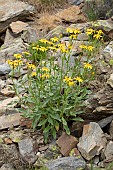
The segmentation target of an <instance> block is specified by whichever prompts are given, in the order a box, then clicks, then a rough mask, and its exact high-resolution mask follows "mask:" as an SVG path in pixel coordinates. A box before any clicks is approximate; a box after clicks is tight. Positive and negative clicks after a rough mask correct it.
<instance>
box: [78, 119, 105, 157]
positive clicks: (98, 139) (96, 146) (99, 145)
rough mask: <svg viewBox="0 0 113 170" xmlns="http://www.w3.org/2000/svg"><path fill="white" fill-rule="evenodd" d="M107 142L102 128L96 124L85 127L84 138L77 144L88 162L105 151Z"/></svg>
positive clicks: (92, 123) (91, 123)
mask: <svg viewBox="0 0 113 170" xmlns="http://www.w3.org/2000/svg"><path fill="white" fill-rule="evenodd" d="M106 143H107V140H106V138H105V135H104V133H103V131H102V130H101V128H100V126H99V125H98V124H97V123H95V122H90V124H88V125H84V128H83V134H82V137H81V138H80V139H79V143H78V144H77V147H78V150H79V151H80V152H81V155H82V156H83V157H84V158H85V159H86V160H91V159H92V158H93V157H94V156H96V155H99V154H100V153H101V151H102V149H105V146H106Z"/></svg>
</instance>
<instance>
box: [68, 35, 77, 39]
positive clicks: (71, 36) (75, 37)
mask: <svg viewBox="0 0 113 170" xmlns="http://www.w3.org/2000/svg"><path fill="white" fill-rule="evenodd" d="M69 37H70V38H71V39H74V40H76V39H77V35H70V36H69Z"/></svg>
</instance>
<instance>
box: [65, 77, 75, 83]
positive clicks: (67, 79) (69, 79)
mask: <svg viewBox="0 0 113 170" xmlns="http://www.w3.org/2000/svg"><path fill="white" fill-rule="evenodd" d="M63 81H64V82H69V81H73V79H72V78H71V77H68V76H65V77H64V79H63Z"/></svg>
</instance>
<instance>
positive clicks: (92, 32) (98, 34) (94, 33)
mask: <svg viewBox="0 0 113 170" xmlns="http://www.w3.org/2000/svg"><path fill="white" fill-rule="evenodd" d="M86 34H87V35H92V36H93V38H96V39H97V40H100V39H101V38H102V37H103V35H104V33H103V31H102V30H97V31H95V30H94V29H92V28H89V29H87V30H86Z"/></svg>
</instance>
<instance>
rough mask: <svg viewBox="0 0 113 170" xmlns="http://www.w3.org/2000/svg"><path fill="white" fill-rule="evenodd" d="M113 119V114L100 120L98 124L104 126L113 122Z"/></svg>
mask: <svg viewBox="0 0 113 170" xmlns="http://www.w3.org/2000/svg"><path fill="white" fill-rule="evenodd" d="M112 120H113V115H112V116H109V117H107V118H104V119H102V120H100V121H99V122H98V124H99V126H100V127H101V128H103V127H105V126H107V125H108V124H109V123H111V121H112Z"/></svg>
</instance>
